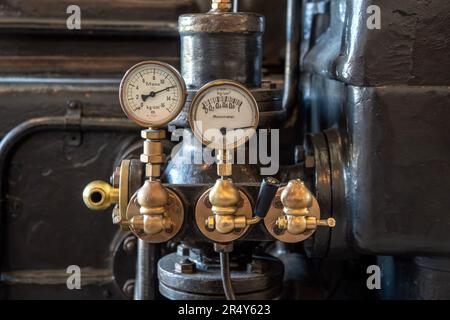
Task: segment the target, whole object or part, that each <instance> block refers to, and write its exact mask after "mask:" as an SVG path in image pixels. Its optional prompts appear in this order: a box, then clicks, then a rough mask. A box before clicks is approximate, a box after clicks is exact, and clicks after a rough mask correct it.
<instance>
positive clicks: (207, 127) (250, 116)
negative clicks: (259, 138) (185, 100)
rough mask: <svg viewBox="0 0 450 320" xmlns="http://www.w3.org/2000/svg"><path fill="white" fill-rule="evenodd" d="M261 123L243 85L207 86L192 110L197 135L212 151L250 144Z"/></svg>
mask: <svg viewBox="0 0 450 320" xmlns="http://www.w3.org/2000/svg"><path fill="white" fill-rule="evenodd" d="M258 122H259V110H258V104H257V103H256V100H255V98H254V97H253V95H252V94H251V92H250V91H249V90H248V89H247V88H245V87H244V86H243V85H241V84H239V83H237V82H234V81H230V80H216V81H213V82H210V83H208V84H206V85H205V86H203V87H202V88H201V89H200V90H199V91H198V92H197V94H196V95H195V97H194V99H193V101H192V104H191V106H190V109H189V124H190V126H191V128H192V131H193V132H194V135H195V136H196V137H197V139H199V140H200V141H201V142H202V143H203V144H204V145H206V146H207V147H209V148H211V149H233V148H236V147H238V146H240V145H242V144H244V143H246V142H247V141H248V140H249V139H250V138H251V136H252V135H253V134H254V133H255V130H256V128H257V126H258Z"/></svg>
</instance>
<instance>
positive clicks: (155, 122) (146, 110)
mask: <svg viewBox="0 0 450 320" xmlns="http://www.w3.org/2000/svg"><path fill="white" fill-rule="evenodd" d="M185 101H186V85H185V83H184V80H183V78H181V76H180V74H179V73H178V71H177V70H176V69H174V68H173V67H172V66H170V65H168V64H165V63H162V62H156V61H146V62H141V63H139V64H137V65H135V66H134V67H132V68H131V69H130V70H128V72H127V73H126V74H125V76H124V78H123V79H122V83H121V84H120V104H121V106H122V109H123V111H124V112H125V114H126V115H127V116H128V118H130V119H131V120H133V121H134V122H136V123H138V124H139V125H141V126H143V127H160V126H164V125H166V124H167V123H169V122H170V121H172V120H173V119H174V118H175V117H176V116H177V115H178V114H179V113H180V111H181V109H182V108H183V106H184V103H185Z"/></svg>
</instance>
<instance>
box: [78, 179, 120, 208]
mask: <svg viewBox="0 0 450 320" xmlns="http://www.w3.org/2000/svg"><path fill="white" fill-rule="evenodd" d="M83 201H84V204H85V205H86V207H88V208H89V209H91V210H96V211H100V210H106V209H108V208H109V207H110V206H112V205H113V204H117V203H119V189H116V188H113V187H112V186H111V185H110V184H109V183H107V182H104V181H92V182H91V183H89V184H88V185H87V186H86V187H85V188H84V190H83Z"/></svg>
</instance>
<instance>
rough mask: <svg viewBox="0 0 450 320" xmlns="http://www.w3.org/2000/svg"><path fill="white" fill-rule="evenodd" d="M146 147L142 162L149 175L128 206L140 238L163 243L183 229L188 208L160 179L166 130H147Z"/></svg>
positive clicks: (144, 134)
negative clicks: (186, 208)
mask: <svg viewBox="0 0 450 320" xmlns="http://www.w3.org/2000/svg"><path fill="white" fill-rule="evenodd" d="M141 137H142V138H143V139H144V148H143V153H142V155H141V162H143V163H145V173H146V174H145V175H146V176H147V177H148V179H147V180H146V181H145V182H144V184H143V186H142V187H141V188H140V189H139V190H138V191H137V192H136V193H135V194H134V195H133V196H132V197H131V200H130V202H129V204H128V207H127V210H126V217H127V220H128V221H129V228H130V230H131V231H132V232H133V233H134V234H135V235H136V236H137V237H139V239H141V240H144V241H147V242H150V243H162V242H166V241H169V240H170V239H172V238H173V237H174V236H175V235H176V234H177V232H178V231H179V230H180V229H181V227H182V224H183V219H184V209H183V203H182V201H181V199H180V198H179V197H178V196H177V195H176V193H175V192H174V191H172V190H170V189H168V188H166V187H165V186H163V185H162V183H161V181H160V180H159V176H160V175H161V165H162V164H163V163H164V158H165V156H164V153H163V143H162V140H164V139H165V137H166V132H165V131H164V130H159V129H151V128H150V129H147V130H143V131H142V133H141Z"/></svg>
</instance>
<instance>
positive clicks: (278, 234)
mask: <svg viewBox="0 0 450 320" xmlns="http://www.w3.org/2000/svg"><path fill="white" fill-rule="evenodd" d="M277 198H278V199H279V200H278V201H274V203H275V204H273V205H272V207H271V209H270V210H269V213H268V214H267V216H266V218H265V219H264V224H265V225H266V228H267V229H268V231H269V232H270V233H271V234H272V236H274V237H275V238H276V239H278V240H280V241H283V242H288V243H295V242H301V241H304V240H306V239H308V238H309V237H311V236H312V235H313V233H314V232H315V230H316V229H317V227H322V226H323V227H331V228H332V227H334V226H335V224H336V222H335V220H334V219H333V218H328V219H326V220H320V208H319V204H318V203H317V200H316V198H315V197H314V196H313V195H312V193H311V192H310V191H309V189H308V188H307V187H306V186H305V184H304V183H303V181H301V180H292V181H290V182H289V183H288V185H287V186H286V187H284V188H281V189H280V190H278V192H277V196H276V199H277ZM280 205H281V206H280Z"/></svg>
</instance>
